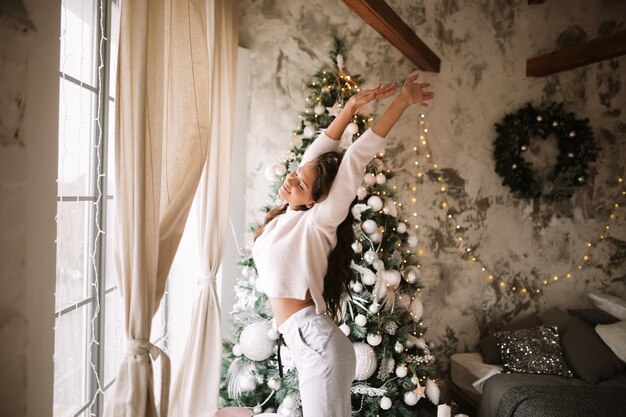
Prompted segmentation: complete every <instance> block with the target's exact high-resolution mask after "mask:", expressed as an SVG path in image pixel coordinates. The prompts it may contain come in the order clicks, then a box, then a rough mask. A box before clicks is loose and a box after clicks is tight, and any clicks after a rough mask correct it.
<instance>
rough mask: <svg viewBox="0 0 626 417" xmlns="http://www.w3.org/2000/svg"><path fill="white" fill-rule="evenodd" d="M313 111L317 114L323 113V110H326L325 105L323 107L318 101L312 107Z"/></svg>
mask: <svg viewBox="0 0 626 417" xmlns="http://www.w3.org/2000/svg"><path fill="white" fill-rule="evenodd" d="M313 112H314V113H315V114H317V115H318V116H319V115H321V114H324V112H326V107H324V105H323V104H321V103H318V104H316V105H315V107H313Z"/></svg>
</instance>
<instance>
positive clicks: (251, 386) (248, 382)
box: [237, 375, 256, 392]
mask: <svg viewBox="0 0 626 417" xmlns="http://www.w3.org/2000/svg"><path fill="white" fill-rule="evenodd" d="M237 385H239V389H240V390H242V391H245V392H248V391H254V390H255V389H256V381H255V379H254V376H253V375H241V376H239V378H237Z"/></svg>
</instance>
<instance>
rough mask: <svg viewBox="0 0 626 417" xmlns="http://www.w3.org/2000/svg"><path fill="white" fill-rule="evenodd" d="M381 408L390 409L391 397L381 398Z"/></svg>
mask: <svg viewBox="0 0 626 417" xmlns="http://www.w3.org/2000/svg"><path fill="white" fill-rule="evenodd" d="M380 408H382V409H383V410H389V409H390V408H391V398H389V397H383V398H381V399H380Z"/></svg>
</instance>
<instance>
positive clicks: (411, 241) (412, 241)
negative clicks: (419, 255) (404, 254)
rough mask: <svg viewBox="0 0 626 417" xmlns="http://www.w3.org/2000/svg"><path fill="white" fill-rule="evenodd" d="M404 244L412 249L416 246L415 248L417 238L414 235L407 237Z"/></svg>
mask: <svg viewBox="0 0 626 417" xmlns="http://www.w3.org/2000/svg"><path fill="white" fill-rule="evenodd" d="M406 243H407V244H408V245H409V246H410V247H412V248H414V247H416V246H417V236H415V235H410V236H409V237H408V239H407V241H406Z"/></svg>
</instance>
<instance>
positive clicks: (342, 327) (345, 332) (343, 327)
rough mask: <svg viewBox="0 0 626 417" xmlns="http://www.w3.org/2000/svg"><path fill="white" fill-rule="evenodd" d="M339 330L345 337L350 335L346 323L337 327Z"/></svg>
mask: <svg viewBox="0 0 626 417" xmlns="http://www.w3.org/2000/svg"><path fill="white" fill-rule="evenodd" d="M339 330H341V331H342V332H343V334H345V335H346V336H348V335H350V326H348V325H347V324H346V323H344V324H342V325H341V326H339Z"/></svg>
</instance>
